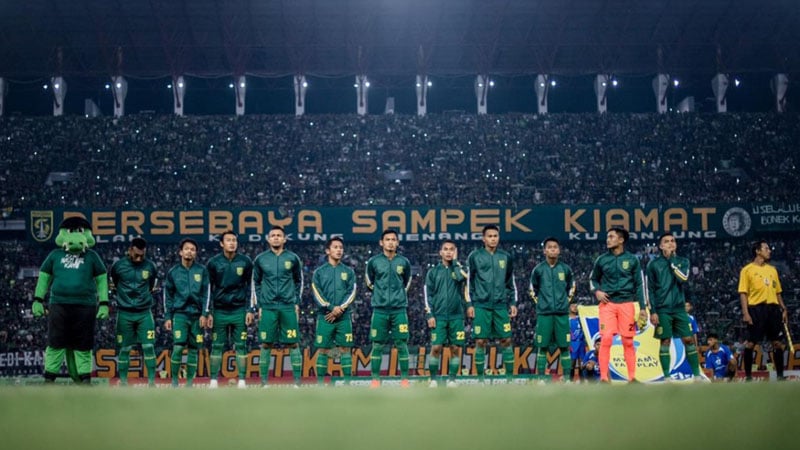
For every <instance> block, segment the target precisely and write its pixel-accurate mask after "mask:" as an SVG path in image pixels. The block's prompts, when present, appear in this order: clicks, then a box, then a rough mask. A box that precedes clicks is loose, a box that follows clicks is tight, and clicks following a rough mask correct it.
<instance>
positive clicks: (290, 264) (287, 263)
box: [283, 261, 292, 270]
mask: <svg viewBox="0 0 800 450" xmlns="http://www.w3.org/2000/svg"><path fill="white" fill-rule="evenodd" d="M283 267H284V268H285V269H286V270H289V269H291V268H292V262H291V261H284V262H283Z"/></svg>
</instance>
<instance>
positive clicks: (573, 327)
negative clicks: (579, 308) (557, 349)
mask: <svg viewBox="0 0 800 450" xmlns="http://www.w3.org/2000/svg"><path fill="white" fill-rule="evenodd" d="M569 335H570V336H569V338H570V341H569V357H570V358H571V359H575V360H578V361H582V360H583V357H584V356H586V342H585V340H584V338H583V328H581V318H580V317H570V318H569Z"/></svg>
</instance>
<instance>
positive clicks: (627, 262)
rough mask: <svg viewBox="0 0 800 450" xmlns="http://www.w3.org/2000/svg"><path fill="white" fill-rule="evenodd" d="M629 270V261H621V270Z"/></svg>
mask: <svg viewBox="0 0 800 450" xmlns="http://www.w3.org/2000/svg"><path fill="white" fill-rule="evenodd" d="M630 268H631V263H630V261H622V270H628V269H630Z"/></svg>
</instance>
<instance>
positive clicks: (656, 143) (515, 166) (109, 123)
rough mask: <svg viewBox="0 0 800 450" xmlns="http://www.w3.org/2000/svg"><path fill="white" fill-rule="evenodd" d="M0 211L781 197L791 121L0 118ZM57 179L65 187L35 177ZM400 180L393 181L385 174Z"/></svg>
mask: <svg viewBox="0 0 800 450" xmlns="http://www.w3.org/2000/svg"><path fill="white" fill-rule="evenodd" d="M0 142H2V146H3V152H2V160H1V161H0V167H1V168H2V169H1V170H0V176H2V185H0V207H3V208H6V209H8V208H13V210H15V211H24V210H26V209H31V208H51V207H58V206H73V207H74V206H81V207H106V208H121V207H132V208H170V209H175V208H177V209H181V208H187V207H192V206H203V207H219V206H256V205H271V206H287V207H291V206H293V205H314V206H332V205H337V206H338V205H366V204H375V205H398V206H402V205H489V204H495V205H506V206H515V205H529V204H534V203H549V204H562V203H563V204H580V203H590V204H597V203H600V204H603V203H617V204H640V203H665V202H683V201H691V202H707V201H731V200H737V201H738V200H740V201H763V200H765V199H769V200H771V201H785V200H793V199H794V198H795V196H794V189H793V186H794V179H795V174H796V173H797V168H796V164H797V163H798V161H796V159H797V155H796V151H795V150H796V144H797V142H800V120H798V116H797V115H790V114H786V115H777V114H768V113H752V114H750V113H743V114H714V115H700V114H674V115H673V114H669V115H655V114H604V115H597V114H552V115H546V116H535V115H513V114H509V115H486V116H475V115H465V114H453V115H447V114H445V115H429V116H425V117H417V116H396V115H384V116H367V117H358V116H353V115H325V116H309V117H301V118H295V117H293V116H292V117H289V116H242V117H230V116H210V117H209V116H205V117H173V116H156V115H150V114H142V115H134V116H129V117H124V118H120V119H113V118H93V119H88V118H82V117H60V118H18V117H11V118H3V119H2V120H0ZM61 172H67V173H71V175H70V176H69V177H68V178H67V179H66V181H60V180H63V178H59V177H51V176H50V174H52V173H61ZM400 172H403V173H404V174H405V176H399V175H398V173H400Z"/></svg>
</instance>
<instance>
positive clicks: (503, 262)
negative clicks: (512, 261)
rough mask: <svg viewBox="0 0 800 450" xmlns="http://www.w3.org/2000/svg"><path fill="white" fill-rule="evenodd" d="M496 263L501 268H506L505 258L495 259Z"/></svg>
mask: <svg viewBox="0 0 800 450" xmlns="http://www.w3.org/2000/svg"><path fill="white" fill-rule="evenodd" d="M497 264H499V265H500V268H501V269H505V268H506V260H505V259H501V260H500V261H497Z"/></svg>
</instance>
